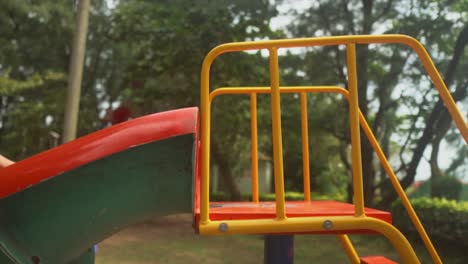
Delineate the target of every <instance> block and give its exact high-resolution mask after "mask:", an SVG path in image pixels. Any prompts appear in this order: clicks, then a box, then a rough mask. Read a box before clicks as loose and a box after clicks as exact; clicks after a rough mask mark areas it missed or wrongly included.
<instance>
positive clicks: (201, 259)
mask: <svg viewBox="0 0 468 264" xmlns="http://www.w3.org/2000/svg"><path fill="white" fill-rule="evenodd" d="M352 239H353V242H354V245H355V246H356V248H357V250H358V252H359V254H361V255H385V256H387V257H390V258H392V259H394V260H397V255H396V253H395V252H394V250H393V247H392V246H391V245H390V244H389V243H388V242H387V241H386V240H385V239H383V238H382V237H380V236H375V235H368V236H353V237H352ZM294 243H295V255H294V258H295V263H297V264H300V263H347V257H346V255H345V254H344V252H343V251H342V250H341V247H340V244H339V241H338V239H337V238H336V237H335V236H330V235H327V236H313V235H297V236H296V237H295V241H294ZM416 250H417V251H418V252H419V253H421V252H424V249H423V248H421V247H420V246H417V247H416ZM421 258H422V259H421V260H422V263H431V261H430V259H429V258H428V256H427V254H425V253H424V254H423V255H422V257H421ZM444 261H445V263H454V264H455V263H466V262H464V261H463V260H462V257H459V258H458V259H457V257H456V256H453V255H452V256H451V257H450V258H449V259H447V258H446V257H444ZM96 263H98V264H107V263H123V264H147V263H174V264H178V263H193V264H197V263H206V264H215V263H224V264H228V263H263V240H262V237H261V236H211V237H202V236H198V235H195V234H194V233H193V230H192V227H191V221H190V215H177V216H170V217H165V218H160V219H155V220H153V221H150V222H147V223H144V224H140V225H136V226H133V227H130V228H127V229H126V230H124V231H122V232H120V233H118V234H116V235H114V236H113V237H111V238H109V239H107V240H105V241H104V242H102V243H101V244H100V245H99V251H98V254H97V261H96Z"/></svg>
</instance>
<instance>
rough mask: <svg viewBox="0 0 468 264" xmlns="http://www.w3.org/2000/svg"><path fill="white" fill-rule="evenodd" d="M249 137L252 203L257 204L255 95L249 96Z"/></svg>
mask: <svg viewBox="0 0 468 264" xmlns="http://www.w3.org/2000/svg"><path fill="white" fill-rule="evenodd" d="M250 137H251V139H252V140H251V141H252V143H251V144H252V146H251V156H252V157H251V159H252V201H254V202H256V203H258V202H259V201H260V199H259V193H258V132H257V94H255V93H252V94H250Z"/></svg>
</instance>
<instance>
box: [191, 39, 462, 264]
mask: <svg viewBox="0 0 468 264" xmlns="http://www.w3.org/2000/svg"><path fill="white" fill-rule="evenodd" d="M371 43H395V44H404V45H407V46H409V47H411V48H412V49H413V50H415V52H416V53H417V55H418V56H419V58H420V60H421V61H422V63H423V66H424V67H425V69H426V71H427V72H428V74H429V75H430V77H431V80H432V81H433V83H434V84H435V86H436V88H437V90H438V91H439V93H440V95H441V98H442V100H443V101H444V103H445V106H446V107H447V109H448V111H449V113H450V114H451V116H452V118H453V119H454V121H455V123H456V125H457V127H458V128H459V130H460V132H461V134H462V136H463V138H464V139H465V142H468V125H467V123H466V122H465V120H464V118H463V116H462V115H461V113H460V111H459V110H458V108H457V107H456V105H455V102H454V100H453V98H452V97H451V94H450V92H449V91H448V89H447V87H446V85H445V83H444V82H443V80H442V78H441V76H440V74H439V73H438V71H437V69H436V68H435V66H434V64H433V63H432V61H431V59H430V57H429V55H428V53H427V52H426V50H425V49H424V47H423V46H422V45H421V43H419V42H418V41H417V40H415V39H413V38H411V37H408V36H404V35H363V36H338V37H320V38H302V39H288V40H268V41H258V42H242V43H228V44H223V45H220V46H218V47H216V48H214V49H213V50H212V51H210V52H209V53H208V55H207V56H206V58H205V60H204V61H203V65H202V71H201V138H200V139H201V164H200V166H201V200H200V204H201V206H200V231H201V232H202V233H203V232H205V231H208V230H212V228H213V226H216V224H217V223H216V221H215V222H212V223H210V218H209V170H210V168H209V164H210V160H209V158H210V149H209V146H210V132H209V131H210V119H211V116H210V112H211V104H210V103H211V100H212V98H213V97H214V96H215V95H216V94H221V93H222V92H219V91H220V90H219V89H218V90H215V91H213V92H212V93H211V94H210V80H209V79H210V78H209V75H210V68H211V64H212V63H213V61H214V60H215V59H216V57H218V56H219V55H221V54H223V53H227V52H238V51H245V50H259V49H267V50H268V51H269V52H270V85H271V88H266V90H265V89H263V88H259V87H257V88H255V89H253V90H250V91H249V92H248V93H250V94H251V93H252V92H255V93H271V97H272V100H271V108H272V132H273V148H274V153H273V156H274V158H273V159H274V168H275V193H276V214H277V215H276V220H275V221H278V220H284V221H278V222H284V225H285V226H289V225H290V224H291V223H292V222H293V221H290V220H289V219H286V213H285V199H284V178H283V161H282V141H281V110H280V109H281V107H280V100H279V97H280V93H281V92H282V90H283V89H282V88H280V83H279V67H278V49H279V48H292V47H309V46H327V45H346V46H347V64H348V81H349V84H348V86H349V89H350V94H349V96H348V95H347V97H348V100H349V101H350V112H351V113H350V122H351V124H350V129H351V138H352V147H353V155H352V156H353V187H354V192H355V210H356V216H359V217H357V218H358V219H367V217H365V216H364V209H363V208H364V199H363V191H362V173H361V170H362V168H360V166H361V163H360V159H361V157H360V150H359V148H360V142H359V127H358V125H359V123H360V124H361V126H363V130H364V132H365V133H366V135H367V136H368V137H369V138H372V139H370V141H371V144H372V146H373V148H374V149H375V151H376V153H377V156H378V157H379V159H380V160H381V162H382V164H383V167H384V169H385V170H386V172H387V173H388V174H389V177H390V180H391V182H392V184H393V186H394V188H395V190H396V191H397V193H398V195H399V196H400V198H401V199H402V202H403V204H404V206H405V208H406V209H407V211H408V213H409V215H410V218H411V220H412V221H413V223H414V224H415V226H416V229H417V230H418V232H419V233H420V235H421V237H422V238H423V241H424V243H425V244H426V247H427V248H428V250H429V252H430V254H431V256H432V258H433V260H434V262H436V263H441V261H440V258H439V256H438V255H437V252H435V250H434V247H433V246H432V243H431V242H430V240H429V238H428V237H427V234H426V232H425V231H424V228H423V227H422V225H421V223H420V221H419V219H418V218H417V216H416V214H415V212H414V210H413V208H412V207H411V204H410V203H409V200H408V198H407V197H406V195H405V193H404V191H403V189H402V188H401V186H400V184H399V181H398V179H397V178H396V176H395V174H394V173H393V171H392V169H391V167H390V165H389V163H388V161H387V160H386V157H385V155H384V154H383V152H382V150H381V149H380V147H379V145H378V143H377V141H376V140H375V137H374V135H373V134H372V131H370V129H369V127H368V125H367V122H365V120H364V118H363V116H362V114H360V113H359V110H358V102H357V98H358V96H357V79H356V75H357V74H356V58H355V45H356V44H371ZM293 88H294V89H287V90H288V91H292V90H296V91H297V92H301V91H302V92H306V91H307V90H308V89H305V88H304V87H302V88H301V87H293ZM309 88H310V87H309ZM322 88H323V87H322ZM335 88H337V87H335ZM243 89H245V88H238V91H237V92H233V91H230V93H244V92H246V90H243ZM327 89H330V87H328V88H325V90H327ZM339 89H341V90H343V89H342V88H339ZM230 90H232V88H231V89H230ZM309 90H310V89H309ZM331 90H334V89H331ZM314 91H319V89H315V90H314ZM335 91H336V92H339V93H342V92H340V91H338V90H336V89H335ZM344 91H346V90H344ZM225 93H228V92H225ZM302 108H303V107H302V106H301V109H302ZM251 112H253V108H252V106H251ZM254 118H255V119H256V116H252V120H251V124H252V125H251V126H252V135H253V132H255V135H256V131H254V128H253V123H254V122H253V119H254ZM357 119H359V122H357ZM301 120H304V118H303V117H301ZM302 126H304V123H302ZM255 130H256V129H255ZM303 144H304V141H303ZM254 147H255V151H256V149H257V146H254V144H252V154H254ZM303 155H308V153H307V154H306V151H303ZM252 158H254V155H252ZM252 170H254V165H252ZM305 171H306V170H304V172H305ZM306 180H307V179H306V175H304V182H306ZM252 185H253V188H255V187H254V186H255V182H254V181H253V183H252ZM256 186H257V187H256V189H257V191H258V182H257V184H256ZM304 190H305V191H306V186H304ZM306 199H307V198H306ZM254 200H255V197H254ZM346 219H347V218H346ZM304 221H305V222H304V223H307V221H306V220H304ZM310 221H312V220H310ZM346 221H348V220H346ZM228 222H230V223H231V224H234V225H237V224H236V223H237V221H228ZM253 226H254V225H253V224H252V225H251V227H253ZM255 226H256V225H255ZM276 226H277V225H269V226H265V227H264V228H266V229H268V230H271V232H275V229H274V227H276ZM281 226H283V224H282V225H281ZM306 226H307V225H303V226H302V227H299V229H302V231H304V232H305V231H311V230H309V229H307V227H306ZM251 227H250V228H249V227H248V225H244V224H242V225H240V226H239V228H240V229H242V230H243V232H247V231H251V232H253V231H254V230H253V229H252V228H251ZM386 228H387V227H385V228H384V227H382V228H379V230H377V231H380V232H384V231H385V230H384V229H386ZM219 232H220V231H217V232H214V233H219ZM208 233H211V231H208Z"/></svg>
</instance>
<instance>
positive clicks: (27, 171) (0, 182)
mask: <svg viewBox="0 0 468 264" xmlns="http://www.w3.org/2000/svg"><path fill="white" fill-rule="evenodd" d="M197 131H198V108H196V107H191V108H183V109H178V110H172V111H167V112H161V113H157V114H152V115H148V116H144V117H140V118H136V119H133V120H130V121H127V122H124V123H121V124H118V125H115V126H112V127H109V128H106V129H103V130H99V131H97V132H94V133H91V134H89V135H86V136H84V137H81V138H79V139H77V140H74V141H71V142H68V143H66V144H63V145H61V146H58V147H56V148H53V149H50V150H48V151H44V152H41V153H39V154H37V155H34V156H32V157H30V158H27V159H25V160H22V161H19V162H17V163H15V164H13V165H11V166H9V167H6V168H4V169H1V170H0V198H4V197H7V196H9V195H11V194H14V193H16V192H19V191H21V190H23V189H25V188H27V187H29V186H32V185H34V184H37V183H39V182H41V181H44V180H47V179H49V178H51V177H54V176H56V175H59V174H61V173H63V172H65V171H69V170H71V169H74V168H77V167H80V166H82V165H85V164H87V163H90V162H92V161H95V160H98V159H101V158H103V157H106V156H109V155H111V154H113V153H117V152H119V151H122V150H125V149H128V148H131V147H133V146H137V145H141V144H145V143H149V142H153V141H157V140H163V139H167V138H170V137H175V136H180V135H186V134H197Z"/></svg>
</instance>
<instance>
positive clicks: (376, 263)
mask: <svg viewBox="0 0 468 264" xmlns="http://www.w3.org/2000/svg"><path fill="white" fill-rule="evenodd" d="M361 263H362V264H398V263H397V262H395V261H393V260H391V259H388V258H386V257H383V256H368V257H362V258H361Z"/></svg>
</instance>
